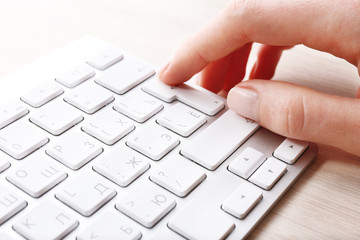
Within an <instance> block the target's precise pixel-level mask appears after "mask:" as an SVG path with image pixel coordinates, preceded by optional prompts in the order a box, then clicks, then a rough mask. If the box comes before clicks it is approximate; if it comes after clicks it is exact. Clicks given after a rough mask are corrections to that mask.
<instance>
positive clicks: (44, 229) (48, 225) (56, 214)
mask: <svg viewBox="0 0 360 240" xmlns="http://www.w3.org/2000/svg"><path fill="white" fill-rule="evenodd" d="M78 225H79V222H78V221H77V220H76V219H75V218H74V217H73V216H72V215H70V214H69V213H67V211H64V210H63V209H62V208H61V207H59V206H57V205H56V204H54V203H53V202H50V201H45V202H42V203H41V204H39V205H38V206H37V207H36V208H34V209H33V210H31V211H30V212H29V213H27V214H26V215H25V216H23V217H22V218H20V219H19V220H18V221H17V222H16V223H15V224H14V225H13V229H14V230H15V231H16V232H18V233H20V234H21V235H22V236H24V237H25V238H26V239H31V240H35V239H49V240H50V239H54V240H55V239H63V238H64V237H65V236H66V235H68V234H69V233H70V232H72V231H73V230H74V229H75V228H77V226H78Z"/></svg>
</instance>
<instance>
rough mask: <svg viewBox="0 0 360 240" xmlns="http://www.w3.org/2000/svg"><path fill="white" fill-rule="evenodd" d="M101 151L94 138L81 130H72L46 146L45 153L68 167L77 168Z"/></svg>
mask: <svg viewBox="0 0 360 240" xmlns="http://www.w3.org/2000/svg"><path fill="white" fill-rule="evenodd" d="M102 151H103V149H102V148H101V146H99V145H98V143H97V142H96V140H95V139H93V138H91V137H89V136H87V135H86V134H84V133H82V132H72V133H70V134H69V135H66V136H65V137H64V138H62V139H61V140H60V141H58V142H56V143H55V144H53V145H52V146H51V147H50V148H48V150H46V153H47V154H49V155H50V156H51V157H53V158H55V159H56V160H58V161H59V162H61V163H62V164H64V165H66V166H68V167H69V168H71V169H73V170H77V169H79V168H81V167H82V166H84V165H85V164H86V163H87V162H89V161H90V160H92V159H93V158H95V157H96V156H98V155H99V154H100V153H102Z"/></svg>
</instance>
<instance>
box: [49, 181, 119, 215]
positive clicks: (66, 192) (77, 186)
mask: <svg viewBox="0 0 360 240" xmlns="http://www.w3.org/2000/svg"><path fill="white" fill-rule="evenodd" d="M115 195H116V191H115V188H113V187H112V185H110V182H109V181H106V180H105V179H104V178H102V177H100V176H98V175H94V174H85V175H80V176H79V177H78V178H76V179H75V180H73V181H72V182H70V183H68V184H67V185H66V186H65V187H63V188H62V190H61V191H60V192H58V193H56V195H55V196H56V198H58V199H59V200H60V201H62V202H63V203H65V204H66V205H68V206H69V207H71V208H72V209H74V210H75V211H77V212H79V213H81V214H82V215H84V216H86V217H88V216H90V215H92V214H93V213H94V212H95V211H97V210H98V209H99V208H101V207H102V206H103V205H104V204H105V203H107V202H108V201H109V200H110V199H112V198H113V197H115Z"/></svg>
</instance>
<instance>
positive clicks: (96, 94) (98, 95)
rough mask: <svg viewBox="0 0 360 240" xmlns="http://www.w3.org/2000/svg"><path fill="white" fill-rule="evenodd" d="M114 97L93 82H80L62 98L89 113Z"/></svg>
mask: <svg viewBox="0 0 360 240" xmlns="http://www.w3.org/2000/svg"><path fill="white" fill-rule="evenodd" d="M114 99H115V98H114V96H113V95H112V94H111V93H110V92H109V91H107V90H106V89H104V88H102V87H100V86H99V85H97V84H95V83H93V82H87V83H84V84H81V85H80V86H79V87H77V88H75V89H74V90H73V91H72V92H71V93H70V94H68V95H67V96H66V97H65V98H64V100H65V101H66V102H68V103H70V104H71V105H73V106H75V107H77V108H79V109H80V110H82V111H84V112H86V113H89V114H92V113H94V112H96V111H98V110H99V109H100V108H102V107H104V106H106V105H107V104H109V103H110V102H112V101H114Z"/></svg>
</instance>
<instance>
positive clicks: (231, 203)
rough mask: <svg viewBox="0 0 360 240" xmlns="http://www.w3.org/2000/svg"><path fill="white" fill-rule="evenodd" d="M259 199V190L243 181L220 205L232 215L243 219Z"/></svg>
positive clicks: (260, 193) (260, 197) (260, 194)
mask: <svg viewBox="0 0 360 240" xmlns="http://www.w3.org/2000/svg"><path fill="white" fill-rule="evenodd" d="M261 199H262V192H261V190H260V189H258V188H257V187H255V186H254V185H251V184H249V183H247V182H244V183H242V184H241V185H240V186H239V187H238V188H237V189H236V190H235V191H234V192H233V193H232V194H231V195H230V196H229V197H228V198H227V199H226V200H225V202H224V203H223V205H222V206H221V207H222V209H223V210H224V211H226V212H228V213H230V214H231V215H233V216H234V217H237V218H240V219H243V218H244V217H245V216H246V215H247V214H248V213H249V212H250V211H251V210H252V209H253V208H254V207H255V205H256V204H257V203H258V202H259V201H260V200H261Z"/></svg>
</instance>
